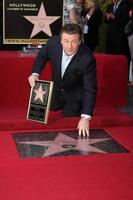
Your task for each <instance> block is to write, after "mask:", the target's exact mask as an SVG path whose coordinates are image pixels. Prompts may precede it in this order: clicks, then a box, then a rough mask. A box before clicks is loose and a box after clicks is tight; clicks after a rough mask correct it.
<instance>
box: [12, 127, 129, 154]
mask: <svg viewBox="0 0 133 200" xmlns="http://www.w3.org/2000/svg"><path fill="white" fill-rule="evenodd" d="M90 132H91V134H90V138H85V139H84V138H80V137H78V134H77V132H58V133H57V132H55V133H53V132H51V133H50V132H49V133H44V134H43V133H36V134H35V133H33V134H32V133H29V134H28V133H27V136H26V133H24V134H16V135H15V141H16V144H17V148H18V150H19V152H20V154H21V156H22V157H48V156H66V155H88V154H96V153H104V154H106V153H114V152H119V153H124V152H126V153H127V152H128V150H127V149H125V148H124V147H123V146H122V145H120V144H119V143H117V142H116V141H115V140H114V139H112V138H111V137H110V136H109V135H106V133H105V132H104V131H101V130H97V129H94V130H93V131H92V130H91V131H90Z"/></svg>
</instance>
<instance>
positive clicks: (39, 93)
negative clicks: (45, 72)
mask: <svg viewBox="0 0 133 200" xmlns="http://www.w3.org/2000/svg"><path fill="white" fill-rule="evenodd" d="M34 92H35V93H36V96H35V98H34V101H36V100H38V99H39V100H40V101H41V102H42V103H43V95H44V94H46V91H44V90H43V89H42V84H40V86H39V89H37V90H35V89H34Z"/></svg>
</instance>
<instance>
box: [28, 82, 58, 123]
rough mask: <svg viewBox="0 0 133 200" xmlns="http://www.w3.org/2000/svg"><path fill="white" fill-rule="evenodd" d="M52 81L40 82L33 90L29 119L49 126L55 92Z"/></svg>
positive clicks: (30, 99)
mask: <svg viewBox="0 0 133 200" xmlns="http://www.w3.org/2000/svg"><path fill="white" fill-rule="evenodd" d="M53 84H54V83H53V82H52V81H43V80H38V81H36V82H35V86H34V87H33V88H31V92H30V98H29V105H28V111H27V119H28V120H33V121H37V122H41V123H45V124H47V122H48V115H49V109H50V103H51V97H52V90H53Z"/></svg>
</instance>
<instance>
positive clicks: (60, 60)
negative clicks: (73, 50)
mask: <svg viewBox="0 0 133 200" xmlns="http://www.w3.org/2000/svg"><path fill="white" fill-rule="evenodd" d="M62 50H63V49H62V45H61V44H60V46H59V48H57V49H56V55H57V56H55V58H54V59H55V63H56V69H57V74H58V79H60V80H61V62H62ZM57 58H58V59H57Z"/></svg>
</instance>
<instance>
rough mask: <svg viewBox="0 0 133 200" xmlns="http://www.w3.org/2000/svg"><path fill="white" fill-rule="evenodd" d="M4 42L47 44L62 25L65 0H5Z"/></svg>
mask: <svg viewBox="0 0 133 200" xmlns="http://www.w3.org/2000/svg"><path fill="white" fill-rule="evenodd" d="M3 8H4V12H3V43H4V44H32V43H38V44H45V43H46V41H47V39H48V38H49V37H51V36H52V35H58V34H59V31H60V28H61V26H62V16H63V0H54V1H53V0H38V1H36V0H21V1H20V0H14V1H12V0H3Z"/></svg>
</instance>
